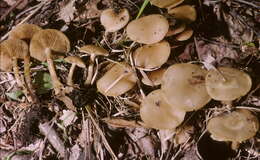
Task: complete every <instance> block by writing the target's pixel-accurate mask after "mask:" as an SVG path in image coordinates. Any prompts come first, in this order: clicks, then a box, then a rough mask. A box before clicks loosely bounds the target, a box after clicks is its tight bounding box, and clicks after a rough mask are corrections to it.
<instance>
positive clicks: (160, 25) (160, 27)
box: [126, 14, 169, 44]
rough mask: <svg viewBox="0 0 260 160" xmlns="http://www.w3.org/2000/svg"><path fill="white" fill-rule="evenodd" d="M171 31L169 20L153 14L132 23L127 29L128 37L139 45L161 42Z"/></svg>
mask: <svg viewBox="0 0 260 160" xmlns="http://www.w3.org/2000/svg"><path fill="white" fill-rule="evenodd" d="M168 29H169V23H168V21H167V19H166V18H165V17H164V16H162V15H160V14H152V15H148V16H144V17H142V18H139V19H136V20H133V21H131V22H130V23H129V24H128V25H127V28H126V33H127V36H128V37H129V38H130V39H131V40H132V41H136V42H138V43H143V44H153V43H157V42H160V41H161V40H162V39H163V38H164V37H165V35H166V34H167V32H168Z"/></svg>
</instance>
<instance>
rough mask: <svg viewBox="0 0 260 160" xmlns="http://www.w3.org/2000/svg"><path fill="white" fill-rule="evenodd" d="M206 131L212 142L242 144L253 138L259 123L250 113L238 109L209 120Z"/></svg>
mask: <svg viewBox="0 0 260 160" xmlns="http://www.w3.org/2000/svg"><path fill="white" fill-rule="evenodd" d="M207 129H208V131H209V132H210V133H211V137H212V138H213V139H214V140H217V141H232V142H242V141H245V140H247V139H250V138H252V137H254V135H255V134H256V132H257V131H258V129H259V122H258V119H257V117H256V116H254V115H253V114H252V113H251V112H250V111H248V110H245V109H239V110H236V111H233V112H231V113H226V114H223V115H220V116H216V117H214V118H212V119H210V120H209V122H208V125H207Z"/></svg>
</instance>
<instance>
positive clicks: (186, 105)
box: [161, 63, 211, 111]
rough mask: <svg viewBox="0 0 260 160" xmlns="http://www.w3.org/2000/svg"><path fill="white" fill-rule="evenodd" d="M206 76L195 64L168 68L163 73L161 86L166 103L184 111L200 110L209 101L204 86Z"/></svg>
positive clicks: (182, 64)
mask: <svg viewBox="0 0 260 160" xmlns="http://www.w3.org/2000/svg"><path fill="white" fill-rule="evenodd" d="M206 74H207V71H206V70H204V69H202V68H201V67H200V66H198V65H195V64H189V63H180V64H174V65H172V66H170V67H169V68H168V69H167V70H166V71H165V73H164V75H163V78H162V84H161V89H162V92H163V95H164V96H165V98H166V101H168V103H169V104H171V105H174V106H176V107H179V108H181V109H183V110H185V111H193V110H198V109H200V108H202V107H203V106H204V105H206V104H207V103H208V102H209V101H210V100H211V98H210V96H209V95H208V93H207V90H206V86H205V77H206Z"/></svg>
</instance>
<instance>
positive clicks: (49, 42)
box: [30, 29, 70, 62]
mask: <svg viewBox="0 0 260 160" xmlns="http://www.w3.org/2000/svg"><path fill="white" fill-rule="evenodd" d="M46 49H50V50H51V51H52V54H57V55H60V56H61V55H64V54H65V53H67V52H69V51H70V41H69V39H68V38H67V36H66V35H65V34H64V33H62V32H61V31H59V30H56V29H44V30H41V31H39V32H37V33H36V34H34V35H33V37H32V39H31V42H30V54H31V56H32V57H33V58H35V59H37V60H39V61H42V62H43V61H46V55H45V51H46ZM54 58H57V57H56V56H54Z"/></svg>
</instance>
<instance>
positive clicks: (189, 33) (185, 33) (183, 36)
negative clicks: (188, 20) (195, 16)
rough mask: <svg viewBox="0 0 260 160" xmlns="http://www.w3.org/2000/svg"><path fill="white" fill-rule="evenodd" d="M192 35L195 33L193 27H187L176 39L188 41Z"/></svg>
mask: <svg viewBox="0 0 260 160" xmlns="http://www.w3.org/2000/svg"><path fill="white" fill-rule="evenodd" d="M192 35H193V30H192V29H191V28H187V29H185V30H184V31H183V32H182V33H180V34H178V35H177V36H176V39H177V40H178V41H186V40H188V39H190V38H191V36H192Z"/></svg>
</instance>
